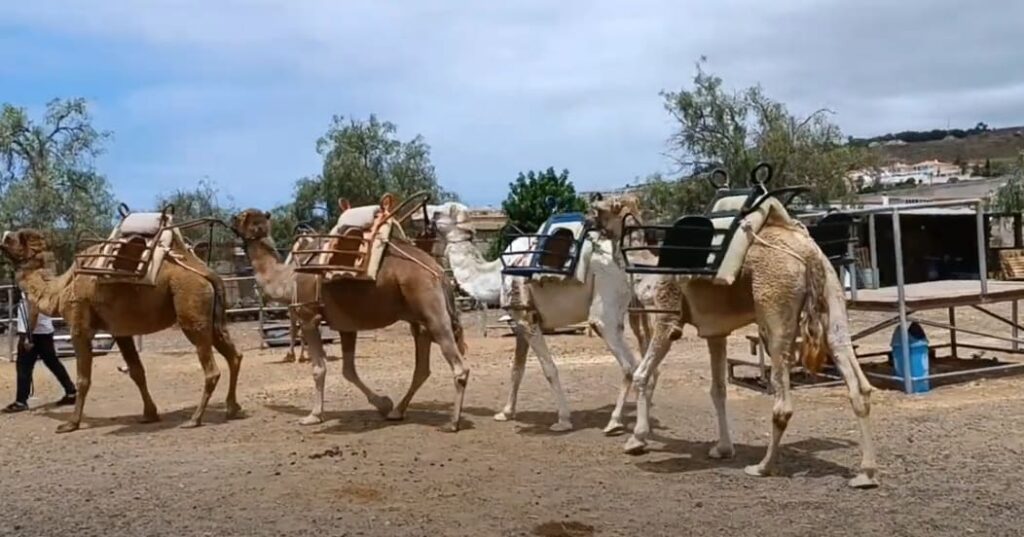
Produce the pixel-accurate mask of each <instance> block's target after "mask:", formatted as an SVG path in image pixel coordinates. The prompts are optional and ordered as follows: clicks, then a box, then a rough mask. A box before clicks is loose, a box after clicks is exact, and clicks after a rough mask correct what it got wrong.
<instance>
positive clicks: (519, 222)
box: [484, 168, 587, 259]
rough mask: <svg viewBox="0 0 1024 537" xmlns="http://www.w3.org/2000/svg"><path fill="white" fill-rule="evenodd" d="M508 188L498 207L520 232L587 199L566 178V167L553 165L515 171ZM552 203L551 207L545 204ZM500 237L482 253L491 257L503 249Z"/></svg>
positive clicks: (531, 229) (578, 208)
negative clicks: (558, 171) (556, 168)
mask: <svg viewBox="0 0 1024 537" xmlns="http://www.w3.org/2000/svg"><path fill="white" fill-rule="evenodd" d="M508 188H509V192H508V196H507V197H506V198H505V201H503V202H501V209H502V210H503V211H504V212H505V216H506V217H507V218H508V223H509V224H512V225H514V226H516V227H517V228H519V230H521V231H523V232H524V233H533V232H535V231H537V230H538V229H540V226H541V224H543V223H544V221H545V220H547V219H548V217H549V216H551V213H552V211H554V212H573V211H583V210H585V209H586V207H587V202H586V201H585V200H584V199H583V198H580V197H579V195H577V194H576V187H574V186H573V184H572V181H570V180H569V170H562V172H561V173H556V172H555V169H554V168H548V169H547V170H544V171H536V172H535V171H530V172H527V173H525V174H524V173H522V172H519V176H518V177H516V180H515V181H512V182H511V183H509V185H508ZM549 200H550V201H551V202H552V203H553V208H552V206H551V205H549ZM504 247H505V244H504V241H503V240H502V238H500V237H499V238H498V240H496V241H494V242H492V243H491V245H490V247H489V249H488V252H486V253H485V254H484V255H485V257H487V258H489V259H494V258H495V257H497V256H498V254H499V253H500V252H501V251H502V250H503V249H504Z"/></svg>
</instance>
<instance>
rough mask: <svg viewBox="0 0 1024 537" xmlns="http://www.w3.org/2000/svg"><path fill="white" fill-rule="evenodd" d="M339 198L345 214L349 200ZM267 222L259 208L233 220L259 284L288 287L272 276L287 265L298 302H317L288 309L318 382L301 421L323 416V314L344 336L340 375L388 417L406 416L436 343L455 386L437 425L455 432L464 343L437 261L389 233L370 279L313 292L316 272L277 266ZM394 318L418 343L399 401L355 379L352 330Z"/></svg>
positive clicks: (465, 377)
mask: <svg viewBox="0 0 1024 537" xmlns="http://www.w3.org/2000/svg"><path fill="white" fill-rule="evenodd" d="M340 203H341V205H342V211H343V212H344V211H345V210H346V209H347V208H348V205H347V203H343V202H340ZM270 226H271V219H270V214H268V213H265V212H263V211H260V210H258V209H246V210H245V211H242V212H241V213H239V214H238V215H236V216H235V218H234V220H233V222H232V227H233V228H234V229H235V230H236V232H237V233H238V234H239V236H240V237H242V239H243V240H244V241H245V242H246V252H247V253H248V254H249V256H250V260H251V261H252V262H253V268H254V270H255V271H256V272H257V274H258V276H257V277H258V281H260V282H261V283H260V285H261V286H263V285H267V284H269V282H272V281H274V282H278V284H279V285H281V286H286V284H285V283H284V282H285V281H286V279H284V278H281V277H280V276H275V274H277V273H279V272H284V271H290V272H292V273H293V274H294V280H293V281H294V286H295V287H294V297H295V301H296V302H297V303H299V304H311V303H317V302H318V303H319V305H318V306H310V305H302V306H298V307H295V308H293V310H294V311H295V314H296V317H297V320H298V322H300V323H301V325H302V337H303V339H304V340H305V343H306V346H308V347H309V351H308V353H309V357H310V360H311V363H312V367H313V381H314V384H315V393H314V400H313V408H312V410H311V412H310V414H309V415H308V416H306V417H305V418H303V419H302V420H301V421H300V423H302V424H303V425H312V424H317V423H321V422H322V421H323V404H324V379H325V378H326V373H327V366H326V361H325V355H324V350H323V342H322V341H321V339H320V329H319V324H320V319H321V318H322V319H324V320H326V321H327V324H328V325H329V326H330V327H331V328H333V329H334V330H337V331H338V332H339V334H340V335H341V346H342V375H343V376H344V377H345V379H346V380H348V381H349V382H351V383H352V384H353V385H355V386H356V388H358V389H359V390H360V391H361V392H362V393H363V395H365V396H366V398H367V400H368V401H369V402H370V404H372V405H373V406H374V407H376V408H377V410H378V411H379V412H380V413H381V414H382V415H384V416H386V417H387V418H388V419H402V418H403V417H404V416H405V411H406V409H407V408H408V406H409V403H410V402H411V401H412V398H413V396H414V395H415V394H416V391H418V390H419V388H420V387H421V386H422V385H423V383H424V382H425V381H426V380H427V378H428V377H429V376H430V344H431V342H435V343H437V344H438V345H439V346H440V347H441V353H442V354H443V355H444V357H445V359H446V360H447V361H448V364H449V366H451V368H452V372H453V374H454V378H455V392H456V393H455V406H454V408H453V409H452V418H451V422H450V423H449V424H448V425H447V426H445V427H444V428H442V429H443V430H446V431H452V432H454V431H457V430H458V427H459V420H460V419H461V415H462V402H463V397H464V395H465V389H466V382H467V380H468V379H469V369H468V368H466V367H465V366H464V365H463V363H462V354H464V353H465V349H466V348H465V341H464V339H463V330H462V325H461V324H460V322H459V315H458V311H457V309H456V308H455V302H454V295H453V294H452V292H453V290H452V289H451V288H450V286H449V285H448V284H447V281H446V279H445V278H444V269H443V268H441V266H440V265H439V264H438V263H437V261H436V260H435V259H434V258H433V257H432V256H431V255H430V254H428V253H426V252H424V251H422V250H420V249H419V248H417V247H416V246H415V245H414V244H413V243H412V242H409V241H406V240H404V239H399V238H395V237H392V239H391V241H390V245H389V246H388V248H387V249H386V251H385V255H384V259H383V261H382V262H381V266H380V270H379V272H378V273H377V277H376V279H375V280H374V281H356V280H343V281H331V282H324V283H323V284H322V287H321V288H320V290H319V292H318V290H317V276H316V275H313V274H305V273H295V272H294V268H292V267H287V266H285V265H283V264H281V262H280V261H279V259H278V257H277V253H276V250H275V249H274V248H273V245H272V244H270V242H269V236H270ZM279 291H281V290H274V291H273V292H275V293H277V292H279ZM318 298H319V301H318V300H317V299H318ZM399 321H405V322H407V323H409V326H410V330H411V332H412V335H413V339H414V341H415V348H416V350H415V356H416V362H415V367H414V371H413V380H412V384H411V385H410V387H409V390H408V392H407V393H406V394H405V397H403V398H402V400H401V401H399V403H398V406H394V405H393V403H392V401H391V399H390V398H388V397H384V396H380V395H377V394H376V393H375V392H374V391H373V390H371V389H370V388H369V387H367V386H366V385H365V384H364V383H363V382H362V381H361V380H360V379H359V376H358V374H357V373H356V367H355V349H356V333H357V332H360V331H366V330H376V329H380V328H385V327H387V326H390V325H392V324H394V323H396V322H399Z"/></svg>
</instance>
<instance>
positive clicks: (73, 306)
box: [0, 229, 242, 433]
mask: <svg viewBox="0 0 1024 537" xmlns="http://www.w3.org/2000/svg"><path fill="white" fill-rule="evenodd" d="M99 248H100V246H98V245H97V246H93V247H91V248H89V249H88V250H86V251H87V252H96V251H98V249H99ZM0 249H2V250H3V253H4V255H5V256H6V257H7V258H8V259H10V260H11V261H12V263H13V264H14V265H15V267H16V268H17V281H18V285H19V286H20V287H21V289H22V290H23V291H24V292H25V293H26V294H27V295H28V296H29V298H30V299H31V300H32V302H34V303H36V304H38V305H39V309H40V311H42V312H43V313H45V314H46V315H51V316H55V317H63V318H64V320H65V321H66V322H67V324H68V327H69V328H70V331H71V341H72V344H73V345H74V348H75V356H76V359H77V367H78V400H77V402H76V404H75V410H74V413H72V415H71V419H70V420H69V421H68V422H67V423H64V424H61V425H60V426H59V427H58V428H57V432H62V433H63V432H70V431H74V430H76V429H78V427H79V425H80V424H81V422H82V412H83V409H84V408H85V400H86V397H87V396H88V394H89V388H90V386H91V384H92V356H93V355H92V338H93V335H94V334H95V333H96V331H97V330H103V331H106V332H109V333H110V334H111V335H113V336H114V339H115V341H116V342H117V346H118V348H119V349H120V350H121V355H122V356H123V357H124V361H125V363H126V364H127V366H128V373H129V375H130V376H131V379H132V380H133V381H134V382H135V385H136V386H137V387H138V388H139V393H140V394H141V395H142V421H143V422H144V423H145V422H152V421H157V420H158V419H159V416H158V414H157V410H156V405H155V404H153V399H152V398H151V397H150V394H149V389H148V387H147V385H146V372H145V369H144V368H143V366H142V362H141V360H140V359H139V353H138V350H137V349H136V348H135V344H134V341H133V340H132V336H136V335H142V334H151V333H154V332H158V331H160V330H164V329H165V328H170V327H172V326H174V325H175V324H177V325H178V326H180V327H181V331H182V332H184V334H185V336H186V337H187V338H188V339H189V341H190V342H192V344H193V345H195V347H196V351H197V352H198V354H199V362H200V363H201V364H202V366H203V371H204V373H205V376H206V380H205V382H204V384H203V394H202V397H201V398H200V399H199V405H198V406H197V407H196V409H195V412H194V413H193V414H192V417H191V419H189V420H188V422H186V423H185V425H184V427H196V426H199V425H200V423H201V422H202V419H203V414H204V412H205V411H206V405H207V403H208V402H209V400H210V396H211V395H212V394H213V390H214V388H216V386H217V381H218V380H220V371H219V370H218V368H217V364H216V362H215V361H214V359H213V351H212V348H216V349H217V351H218V352H219V353H220V354H221V355H222V356H224V358H225V359H226V360H227V363H228V371H229V383H228V394H227V417H228V419H232V418H236V417H238V416H239V415H240V412H241V407H239V405H238V402H237V398H236V393H235V390H236V387H237V384H238V372H239V369H240V367H241V365H242V355H241V354H239V353H238V351H237V350H236V349H235V345H234V344H233V343H232V342H231V336H230V335H229V334H228V330H227V327H226V324H225V318H224V317H225V316H224V292H223V287H224V286H223V282H222V281H221V279H220V278H219V277H218V276H217V275H216V274H214V273H213V272H212V271H210V270H209V269H208V268H207V267H206V265H205V264H203V262H202V261H200V260H199V259H198V258H196V257H195V255H194V254H192V253H191V252H190V251H189V250H188V248H187V247H186V246H185V244H183V243H182V242H181V240H180V239H179V238H175V239H174V241H173V242H172V244H171V252H172V255H171V256H169V258H168V259H167V260H165V261H164V262H163V264H162V265H161V267H160V270H159V272H158V273H157V275H156V278H155V281H154V284H153V285H151V286H150V285H134V284H128V283H103V284H98V283H97V278H96V276H90V275H84V274H75V269H74V268H72V269H70V270H68V271H67V272H65V273H64V274H62V275H60V276H57V277H54V275H53V273H52V271H50V270H49V269H48V268H46V267H47V266H48V265H49V264H48V263H46V262H45V260H46V259H47V258H49V259H52V254H51V253H50V250H49V245H48V244H47V240H46V238H45V237H44V235H43V234H42V233H40V232H39V231H36V230H32V229H23V230H20V231H17V232H13V233H12V232H5V233H4V235H3V241H2V245H0Z"/></svg>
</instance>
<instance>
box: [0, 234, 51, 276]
mask: <svg viewBox="0 0 1024 537" xmlns="http://www.w3.org/2000/svg"><path fill="white" fill-rule="evenodd" d="M49 244H50V241H49V240H47V237H46V235H45V234H44V233H43V232H41V231H39V230H36V229H22V230H19V231H13V232H12V231H5V232H4V235H3V239H2V241H0V250H3V253H4V257H6V258H7V259H9V260H10V261H11V263H12V264H14V266H15V267H18V268H41V267H43V266H44V265H45V262H44V261H45V260H44V254H45V253H46V252H47V251H48V250H49Z"/></svg>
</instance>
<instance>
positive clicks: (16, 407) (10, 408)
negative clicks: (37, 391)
mask: <svg viewBox="0 0 1024 537" xmlns="http://www.w3.org/2000/svg"><path fill="white" fill-rule="evenodd" d="M26 410H28V405H26V404H25V403H19V402H18V401H15V402H13V403H11V404H9V405H7V406H5V407H4V408H3V410H0V412H3V413H4V414H14V413H15V412H24V411H26Z"/></svg>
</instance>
